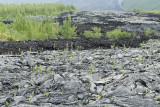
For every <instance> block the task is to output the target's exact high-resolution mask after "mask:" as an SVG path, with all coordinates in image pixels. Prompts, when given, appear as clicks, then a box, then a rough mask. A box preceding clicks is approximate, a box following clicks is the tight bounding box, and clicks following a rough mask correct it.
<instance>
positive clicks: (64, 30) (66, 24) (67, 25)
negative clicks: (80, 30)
mask: <svg viewBox="0 0 160 107" xmlns="http://www.w3.org/2000/svg"><path fill="white" fill-rule="evenodd" d="M76 28H77V27H76V26H75V25H74V26H72V25H71V17H70V16H69V17H68V20H64V21H63V25H62V26H61V27H60V34H61V35H62V36H63V37H64V38H67V39H71V38H73V37H75V36H76V32H75V30H76Z"/></svg>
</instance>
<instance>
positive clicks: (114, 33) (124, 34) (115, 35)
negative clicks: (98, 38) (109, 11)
mask: <svg viewBox="0 0 160 107" xmlns="http://www.w3.org/2000/svg"><path fill="white" fill-rule="evenodd" d="M131 36H132V37H135V36H136V34H135V33H133V34H131V33H129V32H125V31H121V29H114V30H113V31H109V32H106V37H108V38H111V39H119V38H130V37H131Z"/></svg>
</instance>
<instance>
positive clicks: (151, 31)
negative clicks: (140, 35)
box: [144, 29, 157, 37]
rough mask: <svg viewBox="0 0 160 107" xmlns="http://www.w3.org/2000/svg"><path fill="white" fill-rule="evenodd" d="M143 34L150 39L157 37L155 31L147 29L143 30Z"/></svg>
mask: <svg viewBox="0 0 160 107" xmlns="http://www.w3.org/2000/svg"><path fill="white" fill-rule="evenodd" d="M144 34H145V35H146V36H149V37H151V36H154V35H157V32H156V31H155V30H152V29H147V30H145V32H144Z"/></svg>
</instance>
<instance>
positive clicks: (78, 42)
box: [0, 35, 158, 54]
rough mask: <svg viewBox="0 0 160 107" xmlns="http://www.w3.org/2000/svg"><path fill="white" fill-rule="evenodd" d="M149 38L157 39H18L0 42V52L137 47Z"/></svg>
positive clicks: (18, 52) (144, 37)
mask: <svg viewBox="0 0 160 107" xmlns="http://www.w3.org/2000/svg"><path fill="white" fill-rule="evenodd" d="M149 39H158V37H157V36H152V37H146V36H144V35H141V36H140V37H139V38H138V37H135V38H123V39H122V38H121V39H117V40H113V39H112V40H111V39H108V38H105V37H102V38H85V37H80V38H76V39H50V40H45V41H18V42H13V41H12V42H0V54H21V53H22V52H26V51H33V52H42V51H46V50H64V49H67V48H68V50H71V49H72V50H75V49H79V50H83V49H84V50H88V49H95V48H99V47H101V48H103V49H109V48H111V45H114V44H115V46H118V47H123V46H124V45H125V46H126V47H131V48H132V47H134V48H135V47H139V46H140V43H142V42H143V41H144V42H145V41H147V40H149Z"/></svg>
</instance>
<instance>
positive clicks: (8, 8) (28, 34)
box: [0, 4, 76, 41]
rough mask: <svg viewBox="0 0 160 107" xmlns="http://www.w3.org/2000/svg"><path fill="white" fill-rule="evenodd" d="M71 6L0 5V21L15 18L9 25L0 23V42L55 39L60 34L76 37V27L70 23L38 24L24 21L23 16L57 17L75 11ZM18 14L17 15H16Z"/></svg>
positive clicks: (31, 20)
mask: <svg viewBox="0 0 160 107" xmlns="http://www.w3.org/2000/svg"><path fill="white" fill-rule="evenodd" d="M75 10H76V9H75V7H74V6H73V5H70V6H69V5H67V6H65V5H63V4H25V5H12V4H11V5H3V4H0V19H4V18H10V17H15V18H16V19H15V20H14V22H13V23H12V24H10V25H5V24H3V23H0V40H1V41H4V38H5V40H6V41H7V40H8V41H23V40H46V39H52V38H54V39H57V35H58V34H59V33H60V32H61V34H62V36H64V37H66V38H71V37H72V36H75V35H76V32H75V29H76V27H75V26H73V27H71V21H70V20H69V21H67V20H66V21H64V24H63V26H61V27H60V26H59V23H51V22H54V20H52V21H50V22H45V23H43V22H38V21H34V20H33V19H29V20H26V18H25V16H48V15H49V16H51V17H52V16H57V15H59V14H60V13H63V12H68V11H75ZM17 13H18V14H17Z"/></svg>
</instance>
